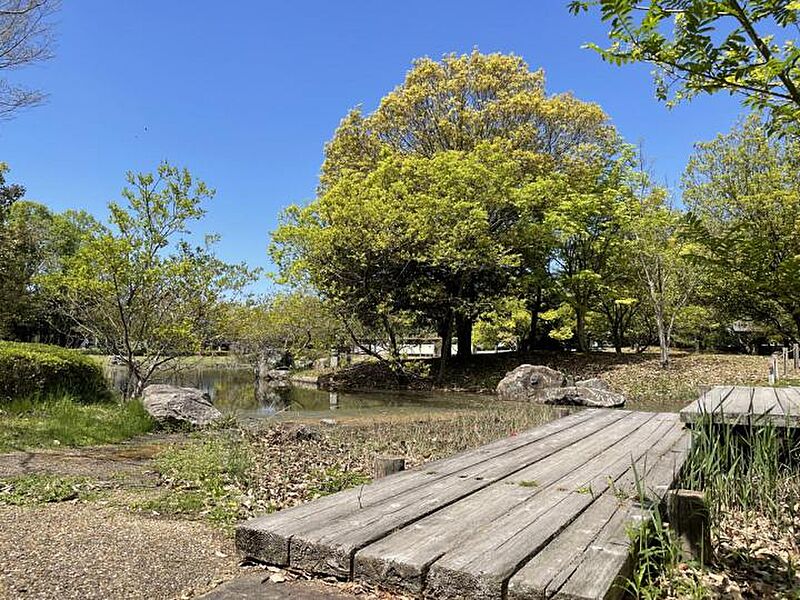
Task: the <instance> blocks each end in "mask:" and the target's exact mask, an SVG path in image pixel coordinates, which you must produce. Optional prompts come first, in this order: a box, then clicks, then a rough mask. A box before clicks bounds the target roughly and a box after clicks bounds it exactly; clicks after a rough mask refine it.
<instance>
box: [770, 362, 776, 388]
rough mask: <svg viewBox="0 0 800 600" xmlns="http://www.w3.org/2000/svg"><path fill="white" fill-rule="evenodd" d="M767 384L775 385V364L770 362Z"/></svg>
mask: <svg viewBox="0 0 800 600" xmlns="http://www.w3.org/2000/svg"><path fill="white" fill-rule="evenodd" d="M768 382H769V384H770V385H775V383H776V381H775V364H774V363H773V362H772V361H770V363H769V378H768Z"/></svg>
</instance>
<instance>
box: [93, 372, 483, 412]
mask: <svg viewBox="0 0 800 600" xmlns="http://www.w3.org/2000/svg"><path fill="white" fill-rule="evenodd" d="M108 372H109V376H110V379H111V381H112V383H113V385H114V386H115V387H116V388H117V389H123V388H124V385H125V379H126V373H125V370H124V369H123V368H111V369H109V371H108ZM153 383H170V384H174V385H180V386H188V387H196V388H198V389H201V390H203V391H205V392H208V394H209V395H210V396H211V401H212V402H213V403H214V406H216V407H217V408H218V409H219V410H221V411H222V412H223V413H225V414H235V415H237V416H238V417H240V418H244V419H250V418H265V417H272V416H275V415H281V416H283V415H289V416H291V415H295V416H296V415H298V414H302V415H303V416H307V417H315V416H319V417H320V418H325V417H332V416H333V415H334V413H335V414H339V415H365V414H381V415H384V414H403V413H412V412H418V411H420V410H424V411H425V412H429V411H437V410H441V411H444V410H448V411H449V410H453V409H469V408H473V409H474V408H480V407H482V406H486V403H487V401H490V402H493V403H494V402H496V401H497V400H496V398H494V397H493V396H488V395H480V394H461V393H451V392H401V391H380V392H363V393H362V392H359V393H355V392H328V391H327V390H319V389H316V388H314V387H312V386H306V385H291V386H267V387H266V389H262V390H260V391H258V390H257V389H256V385H255V381H254V377H253V371H252V370H251V369H245V368H241V369H236V368H192V369H186V370H182V371H178V372H175V373H170V374H169V375H165V376H162V377H160V378H159V377H156V378H155V379H154V381H153Z"/></svg>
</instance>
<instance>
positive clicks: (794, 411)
mask: <svg viewBox="0 0 800 600" xmlns="http://www.w3.org/2000/svg"><path fill="white" fill-rule="evenodd" d="M680 415H681V419H682V420H683V421H684V422H686V423H696V422H698V421H701V420H703V419H711V421H712V422H714V423H725V424H727V425H750V426H758V425H765V424H767V423H769V424H771V425H773V426H775V427H800V388H791V387H786V388H777V387H745V386H716V387H713V388H711V389H710V390H708V391H707V392H705V393H704V394H702V395H701V396H700V397H699V398H698V399H697V400H696V401H695V402H692V403H691V404H690V405H689V406H687V407H686V408H684V409H683V410H681V412H680Z"/></svg>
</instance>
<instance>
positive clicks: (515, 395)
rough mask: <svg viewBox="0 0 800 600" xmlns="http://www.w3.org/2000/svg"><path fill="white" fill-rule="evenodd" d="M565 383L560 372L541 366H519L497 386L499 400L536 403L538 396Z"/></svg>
mask: <svg viewBox="0 0 800 600" xmlns="http://www.w3.org/2000/svg"><path fill="white" fill-rule="evenodd" d="M566 382H567V378H566V377H565V376H564V374H563V373H562V372H561V371H556V370H555V369H551V368H550V367H544V366H541V365H520V366H518V367H517V368H516V369H514V370H513V371H511V372H510V373H506V376H505V377H503V379H502V380H501V381H500V383H498V384H497V395H498V396H499V397H500V399H501V400H516V401H517V402H529V401H531V400H533V401H536V400H537V396H538V394H539V393H540V392H541V391H542V390H546V389H548V388H560V387H562V386H563V385H564V384H565V383H566Z"/></svg>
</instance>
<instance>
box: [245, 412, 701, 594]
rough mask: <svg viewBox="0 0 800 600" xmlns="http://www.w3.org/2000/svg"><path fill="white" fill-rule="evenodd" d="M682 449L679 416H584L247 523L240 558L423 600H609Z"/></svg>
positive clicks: (685, 435) (685, 441)
mask: <svg viewBox="0 0 800 600" xmlns="http://www.w3.org/2000/svg"><path fill="white" fill-rule="evenodd" d="M689 442H690V434H689V432H688V431H687V430H686V429H684V425H683V423H681V422H680V420H679V418H678V415H677V414H674V413H643V412H630V411H621V410H586V411H582V412H580V413H576V414H573V415H570V416H568V417H565V418H562V419H559V420H557V421H553V422H551V423H548V424H546V425H543V426H541V427H538V428H536V429H532V430H530V431H526V432H524V433H521V434H519V435H516V436H514V437H510V438H507V439H504V440H500V441H498V442H495V443H492V444H489V445H487V446H483V447H481V448H477V449H475V450H471V451H468V452H465V453H462V454H458V455H456V456H453V457H450V458H447V459H443V460H440V461H436V462H433V463H429V464H427V465H424V466H423V467H421V468H420V469H417V470H412V471H407V472H404V473H400V474H397V475H393V476H390V477H387V478H385V479H382V480H379V481H377V482H375V483H372V484H370V485H367V486H362V487H358V488H354V489H351V490H347V491H344V492H340V493H338V494H334V495H332V496H327V497H324V498H320V499H318V500H315V501H313V502H310V503H308V504H305V505H302V506H299V507H295V508H292V509H288V510H283V511H280V512H279V513H275V514H272V515H267V516H264V517H260V518H258V519H254V520H252V521H249V522H248V523H246V524H244V525H242V526H240V527H239V529H238V530H237V547H238V548H239V550H240V551H241V552H243V553H244V554H245V555H246V556H249V557H251V558H255V559H258V560H262V561H265V562H267V563H270V564H274V565H279V566H286V565H290V566H292V567H294V568H298V569H304V570H308V571H312V572H316V573H323V574H329V575H335V576H337V577H341V578H345V579H346V578H353V579H357V580H361V581H365V582H367V583H370V584H373V585H379V586H382V587H384V588H386V589H390V590H395V591H397V592H403V593H411V594H414V595H425V596H426V597H429V598H441V599H451V598H453V599H454V598H475V599H484V600H489V599H491V600H495V599H500V598H508V599H509V600H513V599H524V598H540V597H552V596H555V597H556V598H607V597H609V596H613V595H615V594H617V593H618V592H619V591H620V590H619V582H620V579H621V578H622V577H624V576H625V575H626V574H627V572H628V571H629V569H630V568H631V560H630V543H631V541H630V536H629V534H630V531H631V529H632V528H635V527H637V526H638V525H640V524H641V523H642V521H644V520H647V519H649V518H650V516H651V513H650V510H649V506H652V503H653V502H658V501H660V499H661V498H662V497H663V495H664V493H665V492H666V490H667V489H668V488H669V487H670V486H672V484H673V483H674V482H675V480H676V477H677V473H678V471H679V469H680V467H681V466H682V464H683V462H684V461H685V459H686V456H687V453H688V447H689ZM640 500H644V502H640Z"/></svg>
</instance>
